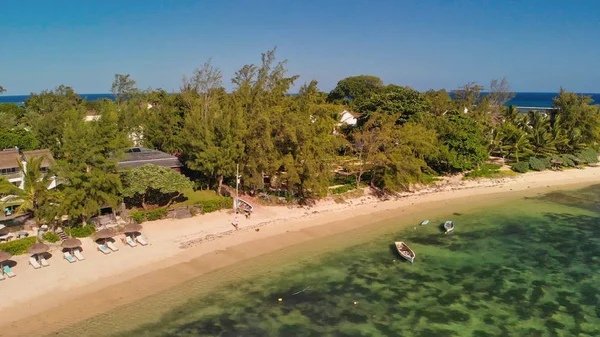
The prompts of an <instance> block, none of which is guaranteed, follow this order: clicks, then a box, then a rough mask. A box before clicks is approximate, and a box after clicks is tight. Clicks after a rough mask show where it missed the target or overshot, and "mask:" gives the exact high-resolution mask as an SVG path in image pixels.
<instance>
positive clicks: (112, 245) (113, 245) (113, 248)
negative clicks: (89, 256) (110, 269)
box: [106, 241, 119, 252]
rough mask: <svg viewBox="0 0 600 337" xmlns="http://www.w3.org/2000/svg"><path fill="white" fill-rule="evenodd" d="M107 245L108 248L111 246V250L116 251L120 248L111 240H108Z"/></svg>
mask: <svg viewBox="0 0 600 337" xmlns="http://www.w3.org/2000/svg"><path fill="white" fill-rule="evenodd" d="M106 245H107V246H108V248H110V250H112V251H113V252H116V251H118V250H119V247H117V246H115V244H114V243H112V242H110V241H106Z"/></svg>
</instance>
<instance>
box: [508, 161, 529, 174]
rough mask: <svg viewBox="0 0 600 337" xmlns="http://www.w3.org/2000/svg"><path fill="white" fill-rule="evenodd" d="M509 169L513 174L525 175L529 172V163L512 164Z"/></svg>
mask: <svg viewBox="0 0 600 337" xmlns="http://www.w3.org/2000/svg"><path fill="white" fill-rule="evenodd" d="M510 168H511V169H512V170H513V171H515V172H519V173H525V172H527V171H529V162H526V161H520V162H518V163H514V164H513V165H512V166H511V167H510Z"/></svg>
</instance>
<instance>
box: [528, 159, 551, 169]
mask: <svg viewBox="0 0 600 337" xmlns="http://www.w3.org/2000/svg"><path fill="white" fill-rule="evenodd" d="M529 167H530V168H531V169H532V170H534V171H544V170H547V169H549V168H550V167H552V164H551V163H550V158H536V157H531V158H529Z"/></svg>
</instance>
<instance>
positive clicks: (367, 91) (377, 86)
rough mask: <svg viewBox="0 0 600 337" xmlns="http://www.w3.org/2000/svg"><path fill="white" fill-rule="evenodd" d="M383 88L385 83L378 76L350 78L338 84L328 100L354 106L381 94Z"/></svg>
mask: <svg viewBox="0 0 600 337" xmlns="http://www.w3.org/2000/svg"><path fill="white" fill-rule="evenodd" d="M382 87H383V81H382V80H381V79H380V78H379V77H377V76H372V75H359V76H350V77H346V78H344V79H343V80H341V81H339V82H338V83H337V86H336V87H335V88H334V89H333V90H332V91H331V92H330V93H329V96H328V100H329V101H330V102H338V103H342V102H346V103H351V105H352V106H353V105H354V104H357V103H360V102H362V101H363V100H366V99H368V98H369V97H371V95H372V94H374V93H377V92H379V91H380V90H381V88H382Z"/></svg>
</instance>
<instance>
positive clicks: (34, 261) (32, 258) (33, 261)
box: [29, 256, 42, 269]
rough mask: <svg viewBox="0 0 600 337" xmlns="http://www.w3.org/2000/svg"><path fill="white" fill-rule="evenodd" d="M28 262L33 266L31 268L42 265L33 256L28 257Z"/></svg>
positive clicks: (38, 267) (37, 267)
mask: <svg viewBox="0 0 600 337" xmlns="http://www.w3.org/2000/svg"><path fill="white" fill-rule="evenodd" d="M29 264H30V265H31V266H32V267H33V269H40V268H42V266H40V264H39V263H38V262H37V260H36V259H35V258H34V257H33V256H31V257H30V258H29Z"/></svg>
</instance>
